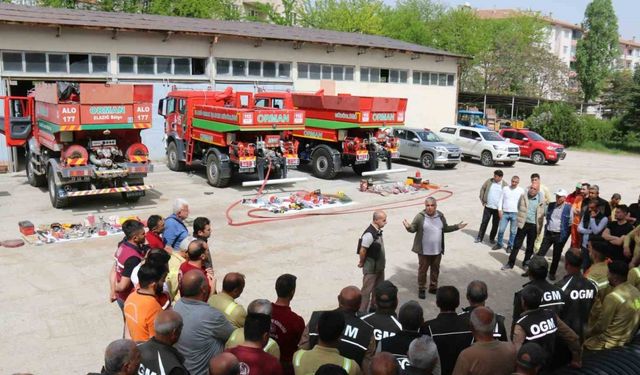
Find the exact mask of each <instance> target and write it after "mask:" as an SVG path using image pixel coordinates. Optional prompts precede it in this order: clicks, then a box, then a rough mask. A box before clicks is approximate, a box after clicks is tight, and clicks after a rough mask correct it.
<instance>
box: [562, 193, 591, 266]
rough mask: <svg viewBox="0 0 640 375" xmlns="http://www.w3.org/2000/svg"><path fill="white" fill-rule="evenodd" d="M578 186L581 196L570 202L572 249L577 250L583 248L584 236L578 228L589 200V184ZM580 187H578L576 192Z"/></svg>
mask: <svg viewBox="0 0 640 375" xmlns="http://www.w3.org/2000/svg"><path fill="white" fill-rule="evenodd" d="M578 186H579V187H580V194H579V195H576V196H575V198H573V201H572V202H570V203H571V209H572V210H573V211H572V214H573V220H572V222H571V247H572V248H575V249H578V248H580V247H581V246H582V234H581V233H580V232H578V226H579V225H580V221H581V220H582V214H583V210H582V205H583V203H584V202H586V199H587V198H589V184H588V183H586V182H584V183H582V184H578ZM578 186H576V190H577V188H578ZM572 194H573V193H572ZM569 196H571V194H569ZM567 202H569V197H567ZM584 255H586V254H584ZM584 255H583V256H584Z"/></svg>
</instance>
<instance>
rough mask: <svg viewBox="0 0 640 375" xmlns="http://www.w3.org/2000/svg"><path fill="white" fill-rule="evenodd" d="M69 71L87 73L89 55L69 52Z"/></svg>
mask: <svg viewBox="0 0 640 375" xmlns="http://www.w3.org/2000/svg"><path fill="white" fill-rule="evenodd" d="M69 71H70V72H71V73H77V74H87V73H89V55H81V54H70V55H69Z"/></svg>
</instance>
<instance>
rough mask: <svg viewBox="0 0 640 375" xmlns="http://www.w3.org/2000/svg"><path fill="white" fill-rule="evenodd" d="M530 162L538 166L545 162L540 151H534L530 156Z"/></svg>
mask: <svg viewBox="0 0 640 375" xmlns="http://www.w3.org/2000/svg"><path fill="white" fill-rule="evenodd" d="M531 161H532V162H533V164H538V165H542V164H544V162H545V157H544V154H543V153H542V152H540V151H534V152H533V154H531Z"/></svg>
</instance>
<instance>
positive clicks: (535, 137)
mask: <svg viewBox="0 0 640 375" xmlns="http://www.w3.org/2000/svg"><path fill="white" fill-rule="evenodd" d="M527 135H528V136H529V139H530V140H532V141H544V140H545V139H544V138H543V137H542V136H541V135H540V134H538V133H536V132H527Z"/></svg>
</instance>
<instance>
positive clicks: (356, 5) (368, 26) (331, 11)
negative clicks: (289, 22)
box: [300, 0, 386, 35]
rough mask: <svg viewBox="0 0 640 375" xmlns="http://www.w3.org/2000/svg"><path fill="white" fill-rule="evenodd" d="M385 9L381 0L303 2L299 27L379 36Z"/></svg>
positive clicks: (308, 0) (313, 0) (307, 0)
mask: <svg viewBox="0 0 640 375" xmlns="http://www.w3.org/2000/svg"><path fill="white" fill-rule="evenodd" d="M385 8H386V6H385V5H384V3H383V1H382V0H304V2H303V4H302V12H301V14H300V18H301V19H300V23H301V25H302V26H306V27H314V28H318V29H328V30H337V31H347V32H356V33H363V34H373V35H379V34H381V33H382V31H383V14H384V12H385Z"/></svg>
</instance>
